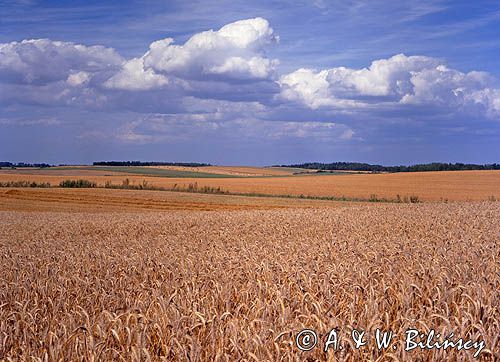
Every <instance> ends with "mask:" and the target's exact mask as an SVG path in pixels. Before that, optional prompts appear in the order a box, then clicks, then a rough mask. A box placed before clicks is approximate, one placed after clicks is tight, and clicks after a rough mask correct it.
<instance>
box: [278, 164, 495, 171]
mask: <svg viewBox="0 0 500 362" xmlns="http://www.w3.org/2000/svg"><path fill="white" fill-rule="evenodd" d="M280 167H294V168H305V169H315V170H319V171H318V172H325V171H371V172H423V171H463V170H500V164H497V163H492V164H486V165H476V164H471V163H440V162H433V163H425V164H417V165H411V166H382V165H371V164H368V163H360V162H333V163H320V162H306V163H299V164H294V165H280Z"/></svg>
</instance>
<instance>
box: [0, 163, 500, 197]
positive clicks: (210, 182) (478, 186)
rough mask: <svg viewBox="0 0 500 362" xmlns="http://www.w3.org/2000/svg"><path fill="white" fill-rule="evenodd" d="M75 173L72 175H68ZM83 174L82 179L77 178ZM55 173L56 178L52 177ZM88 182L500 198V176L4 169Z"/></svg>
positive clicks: (2, 173) (4, 173)
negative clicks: (173, 175) (173, 173)
mask: <svg viewBox="0 0 500 362" xmlns="http://www.w3.org/2000/svg"><path fill="white" fill-rule="evenodd" d="M68 172H70V174H68ZM74 172H77V174H74ZM48 173H50V175H49V174H48ZM68 178H70V179H76V178H85V179H87V180H90V181H94V182H96V183H98V184H99V185H101V186H102V185H104V184H105V183H106V182H107V181H110V182H112V183H114V184H117V185H119V184H121V183H122V181H123V180H124V179H125V178H128V179H129V180H130V181H131V182H135V183H136V184H140V183H142V182H143V181H144V180H146V181H147V182H148V183H149V184H150V185H153V186H161V187H166V188H171V187H172V186H174V185H178V186H181V187H182V186H187V185H189V184H193V183H197V184H198V185H199V186H200V187H203V186H209V187H221V188H222V189H223V190H225V191H230V192H235V193H258V194H267V195H284V194H286V195H288V194H289V195H308V196H335V197H342V196H345V197H348V198H361V199H369V198H370V197H371V195H376V196H377V197H379V198H388V199H395V198H396V195H400V196H401V197H405V196H406V197H409V196H412V195H415V196H418V197H419V199H420V200H422V201H445V200H450V201H484V200H488V199H489V198H491V197H492V196H493V197H494V198H496V199H500V171H448V172H445V171H443V172H409V173H390V174H344V175H304V176H282V177H241V178H170V177H169V178H166V177H151V176H142V175H130V174H115V173H110V172H109V171H106V172H103V171H88V170H85V171H68V170H63V171H61V172H59V171H56V170H50V171H43V173H40V172H38V171H24V172H23V171H22V170H14V171H10V170H0V182H7V181H24V180H26V181H37V182H50V183H51V184H52V185H54V186H57V185H58V184H59V182H61V181H63V180H66V179H68Z"/></svg>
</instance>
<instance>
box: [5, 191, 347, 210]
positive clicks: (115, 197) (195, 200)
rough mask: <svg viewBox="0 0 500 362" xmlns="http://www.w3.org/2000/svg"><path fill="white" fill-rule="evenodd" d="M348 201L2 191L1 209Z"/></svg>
mask: <svg viewBox="0 0 500 362" xmlns="http://www.w3.org/2000/svg"><path fill="white" fill-rule="evenodd" d="M344 204H346V203H345V202H331V201H321V200H307V199H304V200H303V199H294V198H286V199H283V198H273V197H245V196H233V195H212V194H200V193H184V192H170V191H149V190H143V191H139V190H114V189H64V188H0V210H12V211H31V212H33V211H54V210H57V211H73V212H108V211H113V212H116V211H168V210H199V211H211V210H255V209H274V208H288V207H298V208H321V207H340V206H345V205H344Z"/></svg>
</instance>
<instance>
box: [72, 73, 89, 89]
mask: <svg viewBox="0 0 500 362" xmlns="http://www.w3.org/2000/svg"><path fill="white" fill-rule="evenodd" d="M90 78H91V76H90V73H88V72H76V73H71V74H70V75H69V76H68V79H67V80H66V83H68V84H69V85H71V86H73V87H77V86H80V85H83V84H85V83H87V82H88V81H89V80H90Z"/></svg>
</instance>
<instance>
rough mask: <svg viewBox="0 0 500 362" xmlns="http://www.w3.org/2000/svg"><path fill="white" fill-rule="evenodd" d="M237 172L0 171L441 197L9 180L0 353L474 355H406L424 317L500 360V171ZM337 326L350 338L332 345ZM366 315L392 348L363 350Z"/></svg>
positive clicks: (432, 357)
mask: <svg viewBox="0 0 500 362" xmlns="http://www.w3.org/2000/svg"><path fill="white" fill-rule="evenodd" d="M170 171H176V172H177V171H185V172H197V171H196V170H186V169H184V170H170ZM226 171H227V172H228V173H230V172H233V173H234V172H236V173H239V174H238V175H234V174H231V175H230V176H238V177H221V178H202V177H200V178H192V177H189V178H179V177H173V178H172V177H162V176H157V175H156V176H147V175H143V174H131V173H124V172H121V171H118V170H116V171H113V170H99V169H97V168H90V169H76V168H73V169H61V170H55V169H54V170H36V169H33V170H0V182H6V181H20V180H27V181H36V182H50V183H51V184H52V185H53V186H57V185H58V183H59V182H60V181H62V180H66V179H79V178H83V179H88V180H91V181H93V182H96V183H98V184H100V185H103V184H104V183H105V182H106V181H111V182H114V183H116V184H117V185H118V184H120V183H121V182H122V181H123V179H124V178H128V179H129V180H130V182H135V183H137V184H140V183H141V182H143V180H147V182H148V183H151V184H154V185H158V186H165V187H168V186H169V185H173V184H175V183H177V184H178V185H182V184H189V183H193V182H196V183H198V184H201V185H209V186H213V187H221V186H222V187H223V188H224V189H228V190H230V191H233V192H242V193H243V192H254V193H264V194H265V193H267V194H268V195H272V194H292V195H293V194H295V195H300V194H301V193H303V194H307V193H310V194H311V195H331V194H335V195H337V193H339V194H340V195H341V194H344V195H353V196H363V197H365V196H368V195H370V194H371V193H376V194H378V195H384V194H387V195H388V196H391V197H393V196H394V195H395V194H397V193H399V194H401V195H411V194H416V195H418V196H419V197H420V198H422V201H424V202H421V203H368V202H350V201H339V202H336V201H328V200H312V199H306V198H298V197H287V198H284V197H272V196H266V197H257V196H252V197H250V196H241V195H240V196H239V195H227V194H204V193H194V192H191V193H186V192H179V191H175V192H171V191H154V190H128V189H110V188H82V189H73V188H60V187H49V188H29V187H22V188H21V187H18V188H16V187H3V188H0V253H1V255H2V258H1V259H0V268H1V270H2V277H1V278H0V360H9V359H12V360H41V361H43V360H85V361H91V360H95V361H97V360H131V361H145V360H153V361H161V360H164V361H181V360H190V361H212V360H213V361H235V360H247V361H281V360H287V361H288V360H290V361H302V360H311V361H312V360H319V361H323V360H325V361H326V360H338V359H340V360H345V361H360V360H377V359H379V358H380V360H401V361H413V360H422V361H442V360H457V361H459V360H469V359H472V356H473V354H474V352H475V351H474V350H472V349H471V350H467V351H466V350H461V351H458V350H456V349H449V350H446V351H445V350H437V349H432V350H420V349H416V350H414V351H411V352H407V351H405V350H404V349H405V345H404V335H405V331H406V330H407V329H409V328H416V329H419V330H422V331H426V332H427V331H429V330H430V329H434V330H436V332H437V333H441V334H442V335H445V334H446V335H449V333H451V332H453V333H454V335H455V336H457V338H458V337H462V338H464V339H470V340H473V341H482V342H484V349H482V351H481V354H480V356H479V360H484V361H495V360H498V359H499V358H500V355H499V350H500V341H499V339H498V336H499V335H500V310H499V305H500V295H499V293H498V290H499V289H500V274H499V265H500V263H499V261H500V259H499V258H500V224H499V223H498V220H499V219H500V202H498V201H493V198H491V200H490V201H485V200H487V199H488V196H491V195H496V197H497V198H500V195H499V183H498V181H499V178H498V177H499V176H498V175H499V174H498V173H496V172H494V171H467V172H459V171H457V172H442V173H434V172H429V173H412V174H410V175H408V174H403V173H401V174H352V175H349V174H345V175H293V172H295V171H293V172H290V171H286V172H288V174H287V175H269V174H264V171H263V172H262V174H260V175H258V176H257V175H256V174H258V170H253V169H252V170H248V169H240V170H235V169H231V171H228V170H226ZM278 171H279V170H278ZM213 172H215V171H213ZM217 172H222V171H220V170H217ZM271 172H274V171H272V170H271ZM245 173H246V175H245ZM249 174H252V175H251V176H250V175H249ZM445 198H449V202H444V199H445ZM468 199H470V200H482V201H465V200H468ZM451 201H453V202H451ZM304 328H309V329H312V330H315V331H316V332H317V333H318V335H319V337H320V345H318V347H317V348H315V349H313V350H312V351H309V352H302V351H300V350H299V349H298V348H297V346H296V345H295V337H296V335H297V333H298V332H299V331H300V330H302V329H304ZM332 328H338V330H339V335H340V336H341V338H342V341H343V342H342V345H343V349H342V350H336V351H335V350H333V349H331V350H329V351H328V352H324V351H323V350H322V348H323V345H322V343H323V342H324V339H325V337H326V335H327V333H328V331H330V330H331V329H332ZM353 328H359V329H364V330H366V331H367V333H368V334H367V336H368V338H371V339H373V333H374V332H373V331H374V330H375V329H376V328H382V329H383V330H392V331H393V333H394V335H395V339H394V342H393V345H391V348H389V349H387V350H378V349H376V348H375V344H374V343H368V344H367V345H366V346H364V347H362V348H360V349H355V348H354V346H353V344H352V340H351V339H350V337H349V336H350V331H351V330H352V329H353Z"/></svg>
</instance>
